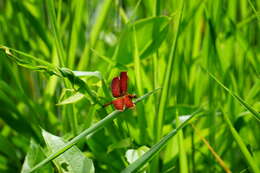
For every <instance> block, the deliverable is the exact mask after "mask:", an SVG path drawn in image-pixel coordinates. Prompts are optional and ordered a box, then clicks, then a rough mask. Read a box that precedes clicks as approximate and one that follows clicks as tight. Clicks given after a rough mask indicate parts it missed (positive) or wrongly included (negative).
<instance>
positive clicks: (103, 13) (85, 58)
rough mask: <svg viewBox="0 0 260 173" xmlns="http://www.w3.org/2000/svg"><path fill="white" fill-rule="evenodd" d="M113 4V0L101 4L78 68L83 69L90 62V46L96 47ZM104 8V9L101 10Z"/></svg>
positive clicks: (106, 0)
mask: <svg viewBox="0 0 260 173" xmlns="http://www.w3.org/2000/svg"><path fill="white" fill-rule="evenodd" d="M111 5H112V0H104V1H103V4H102V5H101V6H102V8H100V13H99V15H98V17H97V19H96V20H95V21H96V22H95V24H94V25H93V27H92V29H91V32H90V36H89V41H88V42H87V43H86V46H85V47H84V50H83V53H82V56H81V58H80V62H79V64H78V69H79V70H83V69H85V68H86V67H87V66H88V63H89V58H90V55H89V54H90V48H94V47H95V44H96V42H97V40H98V36H99V33H100V31H101V30H102V26H103V25H104V22H105V19H106V17H107V15H108V13H109V9H110V7H111ZM101 9H102V10H101Z"/></svg>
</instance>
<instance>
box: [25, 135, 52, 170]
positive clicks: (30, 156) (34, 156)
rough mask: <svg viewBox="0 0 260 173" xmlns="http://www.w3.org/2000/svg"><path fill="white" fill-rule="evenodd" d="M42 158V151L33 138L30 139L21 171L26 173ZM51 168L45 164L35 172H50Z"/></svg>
mask: <svg viewBox="0 0 260 173" xmlns="http://www.w3.org/2000/svg"><path fill="white" fill-rule="evenodd" d="M43 158H44V153H43V151H42V149H41V147H40V146H39V145H37V144H36V143H35V142H34V141H33V140H31V141H30V149H29V151H28V152H27V155H26V157H25V160H24V163H23V167H22V170H21V173H27V172H28V171H29V170H30V169H31V168H32V167H33V166H34V165H35V164H36V163H38V162H39V161H40V160H42V159H43ZM51 172H53V168H52V166H51V164H47V165H45V166H44V167H42V168H41V169H39V170H38V171H37V173H51Z"/></svg>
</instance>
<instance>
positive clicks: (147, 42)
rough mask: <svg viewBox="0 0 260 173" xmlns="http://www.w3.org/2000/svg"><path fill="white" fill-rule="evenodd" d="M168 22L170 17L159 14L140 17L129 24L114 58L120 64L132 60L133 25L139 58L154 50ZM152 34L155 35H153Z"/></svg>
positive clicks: (161, 38) (163, 35) (162, 37)
mask: <svg viewBox="0 0 260 173" xmlns="http://www.w3.org/2000/svg"><path fill="white" fill-rule="evenodd" d="M169 23H170V18H168V17H165V16H161V17H151V18H146V19H141V20H139V21H136V22H135V23H134V24H129V26H128V27H127V28H126V30H125V31H123V33H122V35H121V40H120V44H119V50H118V55H117V58H116V59H117V62H118V63H121V64H129V63H131V62H133V57H134V51H133V50H134V48H133V43H132V37H133V27H135V32H136V38H137V40H136V42H137V44H138V52H139V55H140V58H145V57H147V56H148V55H150V54H152V53H153V52H155V51H156V50H157V48H158V47H159V46H160V45H161V43H162V42H163V40H164V39H165V38H166V35H167V31H168V29H169ZM155 29H157V30H155ZM154 35H155V36H156V37H154Z"/></svg>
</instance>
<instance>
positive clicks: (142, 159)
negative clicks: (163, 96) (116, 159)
mask: <svg viewBox="0 0 260 173" xmlns="http://www.w3.org/2000/svg"><path fill="white" fill-rule="evenodd" d="M199 111H200V109H198V110H197V111H195V112H193V113H192V114H191V116H190V117H189V118H188V119H187V120H186V121H184V122H183V123H182V124H180V125H179V126H178V127H177V128H176V129H174V130H172V131H171V132H170V133H169V134H168V135H166V136H164V137H163V138H162V139H161V140H160V141H159V142H158V143H156V144H155V145H154V146H153V147H152V148H151V149H150V150H149V151H147V152H146V153H145V154H144V155H143V156H142V157H140V158H139V159H137V160H136V161H135V162H134V163H132V164H131V165H129V166H128V167H127V168H125V169H124V170H123V171H122V172H121V173H132V172H136V171H137V170H138V169H139V168H141V167H142V166H144V165H145V164H146V163H147V162H149V161H150V160H152V159H153V158H154V157H155V156H156V155H157V154H158V153H159V152H160V151H161V150H162V149H163V148H164V147H165V146H166V145H167V143H168V142H169V140H170V139H171V138H172V137H173V136H175V135H176V134H177V133H178V131H179V130H181V129H182V128H183V127H185V126H186V125H187V124H188V123H189V122H190V120H191V119H192V118H194V116H195V115H196V114H197V113H198V112H199Z"/></svg>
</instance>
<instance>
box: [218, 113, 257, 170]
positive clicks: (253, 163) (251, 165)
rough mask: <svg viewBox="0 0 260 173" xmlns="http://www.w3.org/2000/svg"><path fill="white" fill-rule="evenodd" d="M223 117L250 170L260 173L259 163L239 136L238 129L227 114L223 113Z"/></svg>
mask: <svg viewBox="0 0 260 173" xmlns="http://www.w3.org/2000/svg"><path fill="white" fill-rule="evenodd" d="M223 116H224V119H225V121H226V123H227V125H228V127H229V129H230V132H231V134H232V136H233V137H234V139H235V141H236V142H237V144H238V147H239V149H240V150H241V152H242V154H243V156H244V158H245V160H246V162H247V163H248V165H249V168H250V170H251V171H252V172H254V173H260V171H259V168H258V166H257V162H256V161H255V160H254V159H253V157H252V156H251V154H250V152H249V151H248V149H247V147H246V145H245V144H244V142H243V140H242V139H241V137H240V136H239V134H238V132H237V131H236V129H235V128H234V127H233V125H232V123H231V121H230V119H229V118H228V116H227V115H226V114H225V113H223Z"/></svg>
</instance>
